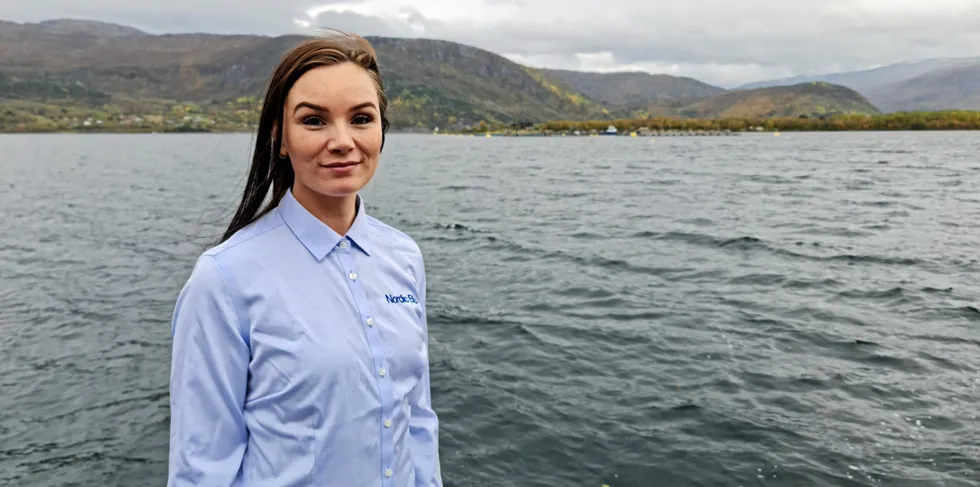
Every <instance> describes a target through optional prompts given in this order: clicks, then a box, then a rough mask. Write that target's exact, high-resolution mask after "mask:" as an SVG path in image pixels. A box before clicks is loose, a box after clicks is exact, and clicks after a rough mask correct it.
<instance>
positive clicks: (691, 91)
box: [539, 69, 725, 108]
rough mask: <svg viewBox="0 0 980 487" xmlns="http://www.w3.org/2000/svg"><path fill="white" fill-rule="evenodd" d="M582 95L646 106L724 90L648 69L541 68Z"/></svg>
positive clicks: (639, 106)
mask: <svg viewBox="0 0 980 487" xmlns="http://www.w3.org/2000/svg"><path fill="white" fill-rule="evenodd" d="M539 71H541V72H542V73H544V74H545V75H547V76H550V77H552V78H555V79H560V80H562V81H564V82H565V83H567V84H568V85H569V86H570V87H571V88H573V89H575V90H577V91H579V92H581V93H582V94H583V95H585V96H587V97H589V98H592V99H593V100H596V101H599V102H601V103H605V104H608V105H612V106H624V107H633V108H646V106H647V105H649V104H650V103H651V102H664V101H684V100H698V99H701V98H704V97H707V96H711V95H714V94H717V93H721V92H723V91H725V90H724V89H722V88H719V87H717V86H712V85H709V84H707V83H704V82H701V81H698V80H696V79H693V78H685V77H679V76H670V75H666V74H650V73H646V72H615V73H587V72H581V71H569V70H562V69H540V70H539Z"/></svg>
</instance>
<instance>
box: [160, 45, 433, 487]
mask: <svg viewBox="0 0 980 487" xmlns="http://www.w3.org/2000/svg"><path fill="white" fill-rule="evenodd" d="M387 105H388V103H387V100H386V97H385V94H384V90H383V86H382V83H381V78H380V75H379V71H378V65H377V60H376V56H375V52H374V50H373V48H372V46H371V45H370V44H369V43H368V42H367V41H366V40H364V39H363V38H361V37H358V36H337V37H330V38H322V39H316V40H311V41H307V42H303V43H301V44H300V45H298V46H297V47H296V48H294V49H293V50H292V51H291V52H289V53H287V54H286V55H285V56H284V57H283V59H282V61H281V63H280V64H279V66H278V67H277V68H276V70H275V73H274V74H273V77H272V80H271V83H270V86H269V89H268V93H267V94H266V97H265V102H264V104H263V106H262V114H261V120H260V122H259V127H258V139H257V141H256V144H255V147H256V149H255V153H254V156H253V159H252V165H251V170H250V173H249V177H248V182H247V184H246V188H245V191H244V195H243V196H242V200H241V204H240V206H239V207H238V212H237V213H236V215H235V216H234V218H233V220H232V222H231V224H230V226H229V227H228V229H227V231H226V232H225V234H224V237H223V238H222V240H221V242H219V243H218V244H217V245H216V246H214V247H213V248H211V249H208V250H207V251H206V252H204V253H203V254H202V255H201V256H200V258H199V259H198V260H197V263H196V265H195V266H194V269H193V271H192V272H191V275H190V277H189V279H188V281H187V283H186V285H185V286H184V288H183V289H182V290H181V292H180V295H179V297H178V299H177V303H176V309H175V311H174V315H173V323H172V333H173V340H174V342H173V363H172V375H171V388H170V397H171V399H170V401H171V402H170V406H171V424H170V428H171V434H170V464H169V470H170V475H169V485H171V486H183V485H200V486H203V485H206V486H231V485H235V486H251V485H261V486H272V485H275V486H277V487H285V486H343V487H362V486H363V487H368V486H372V487H373V486H379V487H380V486H385V487H387V486H393V487H394V486H399V487H400V486H411V487H417V486H441V485H442V480H441V473H440V466H439V453H438V441H437V431H438V421H437V418H436V414H435V412H434V411H433V409H432V405H431V403H430V393H429V366H428V346H427V343H428V332H427V323H426V312H425V270H424V267H423V262H422V254H421V252H420V251H419V248H418V246H417V245H416V243H415V242H414V241H413V240H412V239H411V238H410V237H408V236H406V235H405V234H403V233H401V232H399V231H397V230H395V229H393V228H391V227H390V226H388V225H385V224H384V223H381V222H379V221H378V220H375V219H374V218H372V217H370V216H368V215H367V214H366V213H365V210H364V204H363V202H362V201H361V198H360V196H359V195H358V191H359V190H360V189H361V188H363V187H364V186H365V185H366V184H367V183H368V182H369V181H370V180H371V177H372V176H373V175H374V173H375V170H376V168H377V165H378V156H379V155H380V153H381V149H382V146H383V145H384V134H385V132H386V131H387V128H388V120H387V118H386V116H385V110H386V108H387ZM270 189H271V193H272V194H271V196H272V198H271V201H270V202H269V203H268V204H267V205H266V206H265V207H263V208H262V209H261V211H260V207H261V204H262V202H263V200H264V199H265V198H266V197H267V196H268V195H269V190H270Z"/></svg>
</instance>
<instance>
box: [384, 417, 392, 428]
mask: <svg viewBox="0 0 980 487" xmlns="http://www.w3.org/2000/svg"><path fill="white" fill-rule="evenodd" d="M385 428H391V420H390V419H386V420H385Z"/></svg>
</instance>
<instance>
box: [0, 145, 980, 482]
mask: <svg viewBox="0 0 980 487" xmlns="http://www.w3.org/2000/svg"><path fill="white" fill-rule="evenodd" d="M249 147H250V141H249V138H248V137H247V136H244V135H131V136H121V135H24V136H0V149H2V150H0V219H2V220H0V222H2V229H3V230H2V233H0V263H2V265H0V304H2V306H0V337H2V342H0V343H2V346H0V384H2V387H3V390H4V392H5V393H4V394H3V395H0V484H3V485H37V486H62V485H85V486H89V485H112V486H115V485H120V486H159V485H164V483H165V476H166V459H167V442H168V426H169V415H168V397H167V394H168V391H167V388H168V378H169V360H170V355H169V354H170V348H169V347H170V338H169V319H170V314H171V312H172V310H173V300H174V298H175V297H176V294H177V292H178V290H179V288H180V286H181V285H182V284H183V282H184V280H185V279H186V277H187V274H188V273H189V271H190V267H191V265H192V264H193V261H194V258H195V257H196V256H197V254H198V253H199V252H200V251H201V249H202V248H203V246H205V245H206V244H207V243H208V238H210V237H212V236H215V235H216V234H217V232H218V231H219V230H220V229H221V228H222V227H221V225H223V224H225V223H226V222H227V219H228V218H229V217H230V211H231V208H232V206H231V205H232V203H233V198H235V197H236V196H237V193H236V191H237V189H238V188H239V187H240V184H241V183H242V176H243V173H244V171H245V168H246V161H247V158H248V154H247V153H248V149H249ZM978 183H980V134H976V133H890V134H873V133H863V134H783V136H782V137H772V136H756V135H752V136H743V137H724V138H693V137H692V138H669V139H657V140H656V141H653V142H651V141H650V140H649V139H644V138H621V137H591V138H554V139H548V138H544V139H542V138H535V139H514V138H495V139H485V138H480V137H472V138H471V137H467V138H464V137H435V136H428V135H411V136H410V135H394V136H391V137H390V139H389V142H388V144H387V145H386V152H385V154H384V156H383V157H382V167H381V168H380V170H379V174H378V176H377V178H376V179H375V181H374V182H373V183H372V184H371V186H370V187H369V189H368V190H367V191H366V193H365V194H366V201H367V203H368V206H369V210H370V211H371V212H372V213H373V214H374V215H375V216H377V217H379V218H381V219H382V220H385V221H387V222H389V223H391V224H393V225H395V226H397V227H399V228H401V229H402V230H404V231H406V232H408V233H410V234H411V235H413V236H414V237H416V239H417V240H418V242H419V244H420V245H421V246H422V248H423V251H424V252H425V254H426V263H427V265H428V275H429V278H428V282H429V316H430V327H431V353H432V360H433V363H432V371H433V381H432V383H433V395H434V403H435V408H436V410H437V412H438V413H440V416H441V419H442V431H441V443H442V444H441V446H442V461H443V470H444V478H445V481H446V485H447V486H494V487H496V486H594V487H599V486H600V485H601V484H602V483H607V484H609V485H610V486H612V487H626V486H661V485H663V486H740V485H741V486H761V485H768V486H772V485H788V486H857V485H886V486H957V487H958V486H977V485H980V420H978V415H980V309H978V307H980V304H978V298H977V296H978V284H980V278H978V271H980V257H978V254H977V248H978V242H980V195H978V189H980V184H978Z"/></svg>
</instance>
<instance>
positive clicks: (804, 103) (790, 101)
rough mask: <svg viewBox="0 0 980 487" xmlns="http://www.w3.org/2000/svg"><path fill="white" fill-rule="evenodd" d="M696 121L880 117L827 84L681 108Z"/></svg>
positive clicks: (861, 100)
mask: <svg viewBox="0 0 980 487" xmlns="http://www.w3.org/2000/svg"><path fill="white" fill-rule="evenodd" d="M679 111H680V114H681V115H683V116H687V117H694V118H716V117H721V118H771V117H800V116H807V117H820V116H831V115H839V114H869V115H873V114H878V113H880V111H879V110H878V108H877V107H875V106H874V105H873V104H871V103H870V102H869V101H868V100H867V99H866V98H865V97H863V96H862V95H861V94H860V93H858V92H857V91H854V90H852V89H850V88H847V87H844V86H840V85H834V84H830V83H824V82H811V83H800V84H795V85H791V86H774V87H769V88H756V89H751V90H736V91H729V92H724V93H719V94H717V95H713V96H710V97H708V98H705V99H703V100H700V101H698V102H696V103H693V104H691V105H687V106H684V107H682V108H680V110H679Z"/></svg>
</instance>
